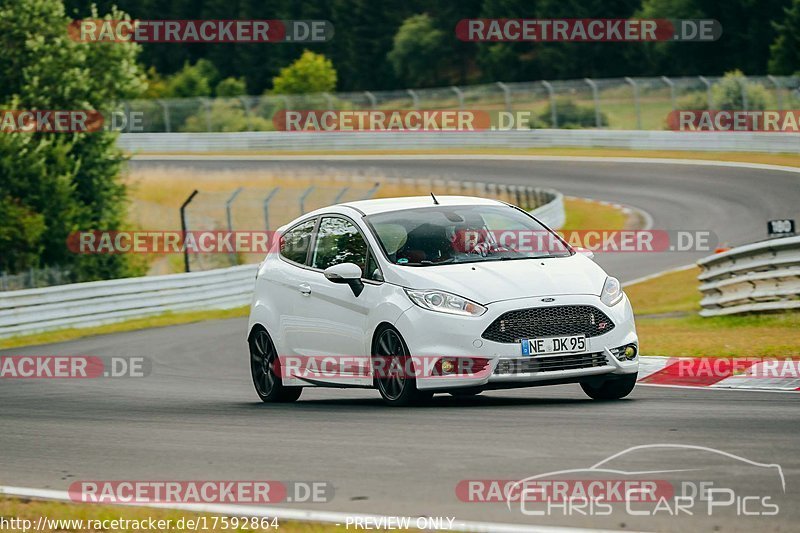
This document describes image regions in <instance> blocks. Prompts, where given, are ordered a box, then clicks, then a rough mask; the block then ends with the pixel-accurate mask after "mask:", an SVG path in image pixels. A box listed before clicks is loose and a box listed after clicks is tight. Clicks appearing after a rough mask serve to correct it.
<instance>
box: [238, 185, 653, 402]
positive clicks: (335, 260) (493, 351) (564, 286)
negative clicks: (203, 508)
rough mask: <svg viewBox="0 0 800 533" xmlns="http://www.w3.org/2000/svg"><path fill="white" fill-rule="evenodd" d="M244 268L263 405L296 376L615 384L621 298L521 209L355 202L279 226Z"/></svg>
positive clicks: (487, 203) (388, 397)
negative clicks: (272, 241)
mask: <svg viewBox="0 0 800 533" xmlns="http://www.w3.org/2000/svg"><path fill="white" fill-rule="evenodd" d="M279 232H280V235H281V237H280V239H279V241H278V244H277V245H276V246H275V247H274V251H273V252H271V253H269V254H268V255H267V257H266V259H265V260H264V261H263V262H262V263H261V265H260V267H259V269H258V274H257V276H256V282H255V290H254V294H253V300H252V306H251V311H250V320H249V325H248V339H247V340H248V343H249V346H250V367H251V372H252V377H253V384H254V385H255V389H256V392H257V393H258V395H259V397H260V398H261V399H262V400H263V401H265V402H290V401H294V400H296V399H297V398H298V397H299V396H300V393H301V391H302V388H303V387H339V388H341V387H362V388H377V389H378V391H379V392H380V394H381V396H382V397H383V399H384V400H385V401H386V402H387V403H388V404H391V405H409V404H412V403H415V402H417V401H419V400H424V399H427V398H430V397H431V396H432V395H433V394H434V393H450V394H452V395H454V396H468V395H475V394H478V393H480V392H481V391H484V390H489V389H505V388H516V387H531V386H539V385H553V384H562V383H578V384H580V386H581V387H582V388H583V390H584V391H585V392H586V394H588V395H589V396H590V397H592V398H594V399H598V400H611V399H618V398H622V397H624V396H627V395H628V394H629V393H630V392H631V391H632V390H633V387H634V385H635V384H636V376H637V372H638V367H639V361H638V339H637V336H636V329H635V326H634V318H633V311H632V309H631V305H630V302H629V301H628V298H627V297H626V295H625V293H624V292H623V291H622V288H621V287H620V283H619V281H618V280H617V279H616V278H613V277H610V276H608V275H607V274H606V273H605V272H604V271H603V269H602V268H600V266H598V265H597V264H596V263H595V262H594V261H592V259H591V257H590V255H591V254H590V253H587V252H584V251H579V250H576V249H573V248H572V247H570V246H569V245H568V244H567V243H566V242H564V241H563V240H562V239H561V238H560V237H559V236H558V235H556V234H555V233H554V232H553V231H551V230H550V229H549V228H547V227H546V226H545V225H544V224H542V223H541V222H539V221H538V220H537V219H536V218H535V217H533V216H531V215H530V214H528V213H527V212H525V211H523V210H522V209H520V208H518V207H515V206H512V205H509V204H506V203H503V202H499V201H495V200H488V199H482V198H470V197H462V196H442V197H438V198H435V197H433V195H431V196H428V197H414V198H393V199H380V200H366V201H358V202H350V203H345V204H340V205H334V206H331V207H326V208H323V209H319V210H317V211H314V212H312V213H308V214H306V215H303V216H302V217H300V218H298V219H296V220H294V221H292V222H291V223H289V224H287V225H286V226H284V227H282V228H281V229H280V230H279Z"/></svg>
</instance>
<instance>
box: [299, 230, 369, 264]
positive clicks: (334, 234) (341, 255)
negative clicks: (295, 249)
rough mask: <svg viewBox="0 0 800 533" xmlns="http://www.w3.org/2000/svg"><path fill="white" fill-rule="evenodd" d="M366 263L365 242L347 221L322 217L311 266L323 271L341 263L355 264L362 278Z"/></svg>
mask: <svg viewBox="0 0 800 533" xmlns="http://www.w3.org/2000/svg"><path fill="white" fill-rule="evenodd" d="M366 262H367V242H366V241H365V240H364V237H362V235H361V233H360V232H359V231H358V228H356V226H355V225H354V224H353V223H352V222H350V221H349V220H347V219H344V218H340V217H324V218H323V219H322V221H321V222H320V224H319V230H318V232H317V240H316V246H315V248H314V255H313V259H312V261H311V266H312V267H314V268H319V269H321V270H325V269H326V268H328V267H331V266H333V265H338V264H341V263H355V264H356V265H358V266H359V267H360V268H361V272H362V276H363V273H364V272H365V268H366Z"/></svg>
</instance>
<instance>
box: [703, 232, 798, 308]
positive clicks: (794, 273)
mask: <svg viewBox="0 0 800 533" xmlns="http://www.w3.org/2000/svg"><path fill="white" fill-rule="evenodd" d="M697 264H698V265H700V267H701V268H702V269H703V271H702V272H701V273H700V275H699V276H698V279H699V280H700V292H702V293H703V299H702V301H701V302H700V306H701V307H702V310H701V311H700V315H701V316H722V315H735V314H741V313H758V312H768V311H779V310H789V309H800V236H798V237H787V238H781V239H773V240H769V241H763V242H757V243H753V244H748V245H745V246H739V247H737V248H733V249H732V250H729V251H727V252H723V253H720V254H716V255H712V256H710V257H706V258H705V259H701V260H700V261H698V262H697Z"/></svg>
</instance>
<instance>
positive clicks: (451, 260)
mask: <svg viewBox="0 0 800 533" xmlns="http://www.w3.org/2000/svg"><path fill="white" fill-rule="evenodd" d="M454 262H455V258H454V257H450V258H447V259H442V260H441V261H431V260H430V259H424V260H422V261H420V262H419V263H396V264H398V265H406V266H433V265H444V264H446V263H454Z"/></svg>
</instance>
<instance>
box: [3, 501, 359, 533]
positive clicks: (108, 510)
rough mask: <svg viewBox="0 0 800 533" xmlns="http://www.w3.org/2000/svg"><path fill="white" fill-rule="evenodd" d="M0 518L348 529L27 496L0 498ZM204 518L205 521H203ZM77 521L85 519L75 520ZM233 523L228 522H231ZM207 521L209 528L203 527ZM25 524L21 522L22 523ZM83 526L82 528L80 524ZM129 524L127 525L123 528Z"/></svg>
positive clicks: (64, 527) (304, 531)
mask: <svg viewBox="0 0 800 533" xmlns="http://www.w3.org/2000/svg"><path fill="white" fill-rule="evenodd" d="M0 517H3V518H5V519H9V518H12V517H13V518H19V519H23V520H30V521H31V527H30V528H29V529H28V531H31V530H33V528H35V527H36V525H37V523H38V520H39V517H45V518H46V519H49V520H50V521H56V520H71V521H72V523H71V524H70V523H68V522H67V523H61V524H58V523H53V522H51V523H50V527H43V528H42V529H39V530H37V531H40V532H51V531H68V532H73V531H74V532H76V533H77V532H80V533H94V532H97V533H101V532H102V533H116V532H120V533H121V532H128V531H133V532H140V531H147V530H148V527H147V521H148V520H150V519H153V520H155V521H159V520H164V521H165V522H163V523H162V525H167V524H168V522H166V521H167V520H169V524H170V525H171V526H172V527H165V528H161V527H159V528H158V529H150V530H151V531H191V530H194V528H192V527H188V526H186V521H187V520H196V521H198V522H197V523H198V524H199V525H201V527H200V528H199V529H200V530H201V531H205V532H209V533H215V532H219V533H223V532H229V531H231V530H235V531H280V532H283V533H333V532H337V531H346V529H345V528H344V527H343V526H334V525H327V524H314V523H305V522H291V521H282V520H278V521H277V524H278V526H279V527H278V528H277V529H276V528H267V529H251V528H243V527H240V528H232V527H231V526H230V525H229V526H228V527H227V528H225V527H223V525H222V523H220V522H219V520H218V521H217V522H216V525H217V527H212V526H213V525H214V524H215V521H214V519H215V518H218V517H217V516H216V515H211V514H207V513H190V512H186V511H174V510H167V509H154V508H147V507H127V506H114V505H94V504H79V503H66V502H55V501H40V500H28V499H20V498H6V497H0ZM203 517H205V519H204V520H205V521H204V522H202V521H199V520H203ZM181 519H184V522H183V526H184V527H180V528H179V525H180V524H179V520H181ZM89 520H92V521H95V520H98V521H106V520H107V521H109V522H108V523H107V524H105V525H109V526H113V525H115V524H112V523H111V522H110V521H112V520H117V521H118V523H117V524H116V525H117V526H119V527H104V528H96V527H88V526H93V525H104V524H94V523H93V522H92V523H89V522H88V521H89ZM123 520H128V521H137V522H138V523H143V524H144V525H145V527H135V525H134V523H131V522H129V523H127V524H126V523H124V522H122V521H123ZM75 521H82V522H83V523H80V522H77V523H76V522H75ZM230 523H231V522H229V524H230ZM203 524H205V525H206V526H207V528H205V527H202V525H203ZM21 525H22V524H20V526H21ZM80 526H83V527H80ZM124 526H128V527H124ZM4 531H23V528H22V527H19V528H5V529H4Z"/></svg>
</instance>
